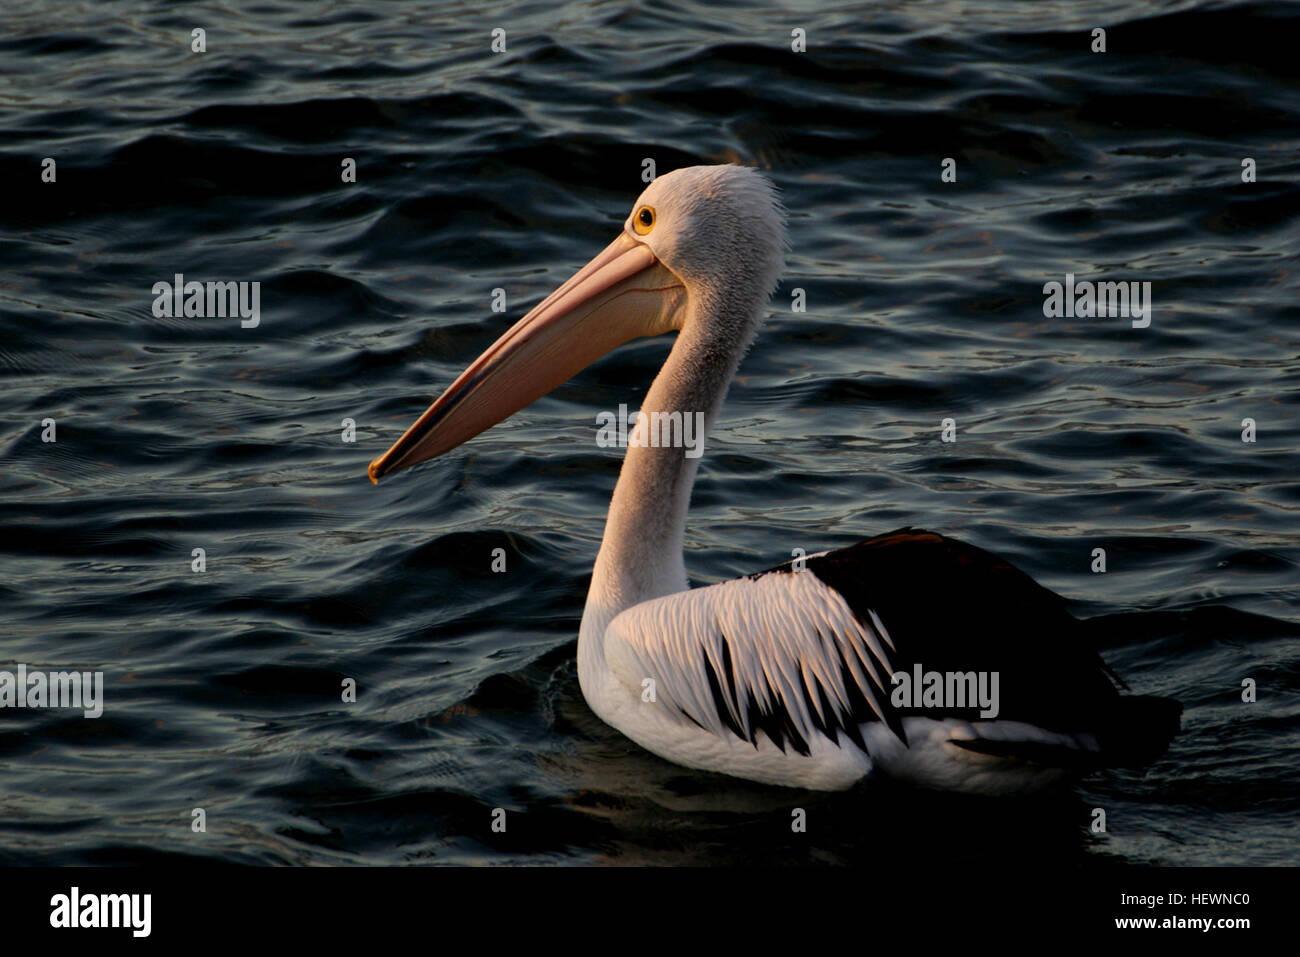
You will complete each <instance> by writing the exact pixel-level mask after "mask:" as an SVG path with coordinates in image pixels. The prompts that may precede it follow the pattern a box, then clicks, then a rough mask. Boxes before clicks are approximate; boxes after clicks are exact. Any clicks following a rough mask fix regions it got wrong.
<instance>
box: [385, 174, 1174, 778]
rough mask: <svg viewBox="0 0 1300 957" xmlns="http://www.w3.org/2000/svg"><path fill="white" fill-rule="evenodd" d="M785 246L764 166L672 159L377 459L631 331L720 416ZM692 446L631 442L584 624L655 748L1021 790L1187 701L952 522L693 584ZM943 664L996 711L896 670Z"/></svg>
mask: <svg viewBox="0 0 1300 957" xmlns="http://www.w3.org/2000/svg"><path fill="white" fill-rule="evenodd" d="M784 247H785V225H784V211H783V210H782V208H781V206H780V204H779V203H778V202H777V200H776V196H775V192H774V190H773V189H772V187H771V185H770V183H769V182H768V181H767V180H766V178H764V177H763V176H762V175H761V174H759V173H757V172H755V171H753V170H749V169H745V168H742V167H736V166H702V167H691V168H688V169H682V170H676V171H674V172H672V173H668V174H666V175H664V176H662V177H660V178H659V179H657V180H656V181H655V182H654V183H652V184H651V185H650V187H649V188H647V189H646V191H645V192H644V193H643V194H642V196H641V198H640V199H639V200H638V201H637V203H636V205H635V206H634V207H633V212H632V215H630V216H629V217H628V219H627V221H626V222H625V225H624V231H623V233H622V234H621V235H620V236H619V238H617V239H616V240H615V241H614V242H613V243H611V244H610V246H609V247H607V248H606V250H605V251H604V252H602V253H601V254H600V255H599V256H597V257H596V259H594V260H593V261H592V262H591V263H590V264H589V265H588V266H586V267H585V268H584V269H582V270H580V271H579V272H578V273H577V274H575V276H574V277H573V278H572V279H570V280H569V281H568V282H566V283H565V284H564V285H563V286H561V287H560V288H559V289H558V290H556V292H555V293H553V294H552V295H551V296H549V297H547V299H546V300H544V301H543V302H542V303H541V304H540V305H538V306H537V308H535V309H534V310H532V311H531V312H530V313H529V314H528V315H527V316H525V317H524V318H523V319H521V320H520V321H519V322H518V323H517V324H516V325H515V326H514V327H512V328H511V329H510V330H509V331H508V332H507V333H506V334H505V335H504V336H502V338H501V339H499V340H498V341H497V342H496V343H495V344H494V345H493V346H492V347H491V348H489V349H488V350H487V352H485V353H484V354H483V355H482V356H481V357H480V358H479V359H478V360H477V361H476V362H475V363H474V364H473V365H471V366H470V367H469V368H468V369H467V370H466V371H465V372H464V373H463V374H462V375H461V376H460V377H459V378H458V379H457V380H456V381H455V382H454V383H453V384H452V385H451V386H450V387H449V388H448V389H447V391H446V392H445V393H444V394H443V395H442V396H441V397H440V398H439V399H438V400H437V401H435V402H434V403H433V405H432V406H431V407H430V408H429V409H428V410H427V411H426V412H425V413H424V415H422V416H421V417H420V419H419V420H418V421H417V422H416V423H415V424H414V425H413V426H412V427H411V428H410V429H409V430H408V431H407V432H406V434H405V435H403V436H402V438H401V439H399V440H398V442H397V443H396V444H395V445H394V446H393V447H392V448H391V449H390V450H389V451H388V452H387V453H385V454H384V455H383V456H381V457H380V458H379V459H376V460H375V462H373V463H372V464H371V467H370V474H371V478H372V479H374V480H376V481H377V480H378V479H379V477H380V476H382V475H384V474H387V473H388V472H391V471H394V470H396V469H399V468H404V467H406V466H409V465H414V464H416V463H417V462H420V461H423V460H425V459H428V458H432V457H433V456H435V455H439V454H442V453H443V452H445V451H447V450H449V449H451V448H454V447H455V446H457V445H459V444H460V443H462V442H464V441H466V440H467V439H469V438H471V437H472V436H474V435H476V434H478V433H479V432H481V431H483V430H484V429H487V428H489V427H491V426H492V425H494V424H495V423H496V422H499V421H501V420H502V419H504V418H506V417H507V416H509V415H510V414H512V413H513V412H515V411H516V410H518V409H519V408H521V407H523V406H524V405H526V404H528V403H529V402H531V401H533V400H534V399H536V398H537V397H539V396H540V395H542V394H544V393H545V392H548V391H550V389H552V388H554V387H555V386H557V385H559V384H560V383H561V382H563V381H565V380H567V379H568V378H570V377H571V376H572V375H573V374H574V373H576V372H577V371H579V370H580V369H581V368H583V367H585V366H586V365H588V364H590V362H592V361H594V360H595V359H596V358H598V357H599V356H600V355H603V354H604V353H605V352H608V351H609V350H610V349H612V348H614V347H616V346H617V345H619V344H621V343H622V342H626V341H627V340H629V339H631V338H634V337H637V336H645V335H658V334H662V333H666V332H671V331H677V332H678V337H677V340H676V342H675V343H674V345H673V348H672V351H671V353H670V354H669V357H668V360H667V361H666V362H665V364H664V367H663V369H662V370H661V371H660V373H659V375H658V376H656V378H655V380H654V383H653V385H652V386H651V387H650V391H649V392H648V394H647V395H646V399H645V403H644V405H643V406H642V409H641V411H642V412H643V413H646V414H647V415H648V416H649V417H650V419H651V420H652V421H653V420H654V416H655V414H656V413H665V414H668V415H672V414H674V413H675V414H678V415H696V414H698V415H700V416H702V418H703V421H704V424H705V428H706V430H707V429H708V428H709V427H711V426H712V424H713V422H714V420H715V418H716V417H717V414H718V412H719V410H720V408H721V406H722V402H723V399H724V397H725V395H726V391H727V387H728V385H729V383H730V381H731V379H732V376H733V375H734V373H735V371H736V368H737V366H738V365H739V363H740V360H741V358H742V356H743V355H744V352H745V350H746V349H747V348H748V346H749V343H750V342H751V340H752V338H753V336H754V333H755V331H756V329H757V326H758V323H759V320H760V318H761V316H762V314H763V311H764V309H765V307H766V304H767V301H768V298H769V296H770V295H771V292H772V290H773V289H774V288H775V285H776V282H777V280H778V278H779V275H780V271H781V268H782V264H783V258H784V257H783V252H784ZM687 452H688V450H687V449H686V448H685V447H682V446H681V445H679V446H677V447H673V446H666V445H663V444H650V443H644V444H637V443H632V442H629V447H628V450H627V453H626V457H625V460H624V463H623V468H622V470H621V471H620V473H619V478H618V483H617V485H616V487H615V489H614V495H613V499H612V501H611V503H610V511H609V518H608V520H607V522H606V526H605V534H604V538H603V540H602V542H601V547H600V552H599V555H598V556H597V559H596V565H595V569H594V571H593V573H592V582H591V589H590V591H589V593H588V597H587V604H586V608H585V610H584V612H583V617H582V625H581V629H580V632H579V639H578V678H579V682H580V684H581V686H582V691H583V694H584V696H585V697H586V699H587V702H588V703H589V704H590V706H591V708H592V710H593V711H594V712H595V713H596V714H597V715H598V716H600V718H601V719H603V720H604V721H605V722H607V723H608V724H610V725H612V726H613V727H615V728H617V729H619V730H620V731H622V732H623V733H624V734H626V735H627V736H628V737H629V738H631V739H632V740H634V741H636V742H637V743H638V744H640V745H642V746H643V747H645V748H646V749H648V750H650V751H652V752H654V753H656V754H658V755H660V756H662V757H664V758H667V759H668V760H671V761H675V762H677V763H679V764H683V765H686V766H688V767H693V768H700V769H704V770H711V771H719V772H722V773H724V774H731V775H734V776H737V777H741V778H746V779H749V780H754V781H761V782H764V783H769V784H779V785H788V786H795V787H808V788H817V789H828V790H830V789H841V788H846V787H849V786H851V785H852V784H854V783H855V782H856V781H858V780H860V779H861V778H863V777H865V776H866V775H868V774H871V773H872V772H873V771H874V772H880V773H884V774H887V775H890V776H892V777H896V778H901V779H903V780H907V781H910V782H913V783H916V784H920V785H923V786H928V787H937V788H944V789H951V790H959V791H966V792H976V793H988V794H1002V793H1017V792H1024V791H1031V790H1036V789H1038V788H1041V787H1044V786H1046V785H1050V784H1052V783H1054V782H1057V781H1060V780H1061V779H1063V778H1065V777H1067V776H1068V775H1069V774H1071V773H1072V772H1078V771H1081V770H1087V769H1090V768H1093V767H1098V766H1103V765H1108V764H1122V765H1135V764H1140V763H1143V762H1144V761H1146V760H1149V759H1150V758H1152V757H1154V756H1155V755H1156V754H1158V753H1160V751H1162V750H1163V749H1164V747H1165V746H1166V744H1167V743H1168V741H1169V739H1170V738H1171V737H1172V735H1173V734H1174V733H1175V732H1176V730H1177V726H1178V714H1179V712H1180V711H1181V707H1180V706H1179V705H1178V704H1177V702H1173V701H1169V700H1166V699H1160V698H1146V697H1133V696H1121V695H1119V694H1118V692H1117V691H1116V690H1115V688H1114V686H1113V685H1112V684H1111V682H1110V679H1109V678H1108V677H1107V672H1106V671H1105V666H1104V664H1103V663H1102V662H1101V660H1100V658H1099V657H1098V656H1097V655H1096V654H1095V652H1092V651H1091V650H1089V649H1088V648H1087V647H1086V645H1085V644H1084V642H1083V641H1082V640H1081V639H1080V637H1079V635H1078V634H1077V631H1078V622H1077V621H1076V620H1075V619H1074V618H1073V617H1072V616H1070V615H1069V614H1068V613H1067V612H1066V611H1065V609H1064V607H1063V605H1064V603H1063V602H1062V600H1061V599H1060V598H1058V597H1057V596H1056V595H1054V594H1052V593H1051V592H1049V591H1047V590H1046V589H1043V588H1041V587H1040V586H1038V585H1036V584H1035V583H1034V582H1033V581H1032V580H1031V579H1029V578H1028V577H1027V576H1025V575H1024V574H1022V573H1021V572H1019V571H1017V570H1016V569H1014V568H1012V567H1011V566H1010V565H1008V564H1006V563H1005V562H1002V561H1000V560H999V559H997V558H995V557H994V556H992V555H990V554H989V553H987V552H984V551H982V550H980V549H977V548H973V547H971V546H968V545H963V544H961V543H959V542H956V541H953V540H952V539H949V538H945V537H943V536H940V535H935V534H933V533H929V532H920V531H913V530H910V529H904V530H900V531H898V532H894V533H891V534H889V535H882V536H878V537H876V538H874V539H869V540H867V541H865V542H862V543H860V544H859V545H856V546H853V547H851V548H848V549H841V550H840V551H837V552H830V553H823V554H821V555H814V556H810V557H809V558H808V559H807V560H806V565H805V564H804V563H800V564H799V565H798V567H796V566H795V565H793V564H791V565H786V566H782V567H780V568H776V569H773V570H771V571H769V572H766V573H763V574H761V575H755V576H750V577H747V578H742V579H737V580H735V581H729V582H723V583H721V584H717V585H711V586H708V587H705V588H699V589H694V590H691V589H690V588H689V585H688V582H687V577H686V567H685V562H684V558H683V551H682V543H683V536H684V531H685V524H686V512H687V508H688V505H689V502H690V495H691V488H692V485H693V484H694V481H695V474H696V468H697V466H698V462H699V459H698V457H696V456H693V455H689V454H687ZM918 669H919V670H918ZM929 672H935V673H938V674H940V675H957V676H959V677H958V678H957V679H956V680H955V682H954V683H953V685H952V688H950V690H955V689H956V688H957V687H958V686H960V685H962V682H963V680H964V677H963V676H965V675H967V674H971V675H974V676H975V679H974V680H976V681H978V680H982V679H985V678H987V679H988V681H989V682H990V683H991V682H996V683H997V684H996V687H997V688H998V690H999V698H1000V700H999V701H998V703H997V707H996V709H989V708H982V707H980V706H978V705H976V706H971V705H972V704H973V702H970V701H960V700H957V699H954V698H953V696H952V695H951V694H950V695H949V696H948V698H946V699H944V700H942V701H933V700H926V701H921V700H919V699H918V700H908V699H907V698H906V697H904V698H901V699H900V698H899V696H898V695H896V693H895V692H897V691H898V690H899V685H900V684H901V683H902V682H901V680H900V679H897V678H896V676H898V675H900V674H902V675H912V674H916V675H918V676H920V675H922V674H924V673H929ZM950 680H952V679H950ZM965 687H971V688H973V687H974V685H965ZM990 711H993V712H994V713H992V714H990V713H989V712H990Z"/></svg>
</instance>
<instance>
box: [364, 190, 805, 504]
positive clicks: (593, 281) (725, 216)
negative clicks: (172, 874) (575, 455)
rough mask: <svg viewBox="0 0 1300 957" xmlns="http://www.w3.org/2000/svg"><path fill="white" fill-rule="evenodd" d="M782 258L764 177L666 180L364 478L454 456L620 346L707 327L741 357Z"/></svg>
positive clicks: (779, 214)
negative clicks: (614, 235) (700, 325)
mask: <svg viewBox="0 0 1300 957" xmlns="http://www.w3.org/2000/svg"><path fill="white" fill-rule="evenodd" d="M784 251H785V213H784V210H782V208H781V204H780V203H779V202H778V201H777V198H776V190H775V189H774V188H773V186H772V184H771V183H770V182H769V181H768V179H767V178H766V177H765V176H763V174H761V173H759V172H757V171H756V170H752V169H748V168H746V167H743V166H691V167H688V168H686V169H679V170H673V171H672V172H671V173H665V174H664V175H663V176H660V177H659V178H658V179H656V180H655V181H654V182H653V183H651V184H650V185H649V186H648V187H647V188H646V190H645V191H644V192H643V193H642V194H641V195H640V197H639V198H638V199H637V201H636V202H635V203H633V204H632V210H631V213H630V214H629V215H628V217H627V219H626V221H625V222H624V223H623V231H622V233H620V234H619V236H618V238H617V239H615V240H614V241H613V242H612V243H610V244H609V245H608V246H607V247H605V250H604V251H603V252H602V253H600V254H599V255H598V256H596V258H595V259H593V260H592V261H591V262H589V263H587V265H586V266H584V267H582V269H580V270H578V271H577V272H576V273H575V274H574V275H573V276H572V277H570V279H569V280H568V281H567V282H565V283H564V284H563V285H562V286H560V287H559V288H558V289H556V290H555V291H554V292H553V293H551V294H550V295H549V296H547V297H546V298H545V299H544V300H542V301H541V302H540V303H539V304H538V305H537V306H536V308H534V309H533V310H532V311H530V312H529V313H528V314H527V315H526V316H524V317H523V318H522V319H520V320H519V321H518V322H517V323H515V324H514V325H513V326H511V327H510V329H509V330H508V331H507V332H506V333H505V335H503V336H502V337H501V338H500V339H498V340H497V341H496V342H494V343H493V344H492V345H491V346H490V347H489V348H488V350H487V351H486V352H484V353H483V354H482V355H481V356H479V357H478V358H477V359H476V360H474V362H473V363H472V364H471V365H470V367H469V368H468V369H466V370H465V371H464V372H462V373H461V374H460V376H459V377H457V379H456V381H455V382H453V383H452V384H451V385H450V386H449V387H448V388H447V391H446V392H444V393H443V394H442V395H441V396H439V397H438V398H437V399H436V400H435V401H434V403H433V404H432V405H431V406H429V408H428V409H426V410H425V412H424V414H423V415H421V416H420V418H419V419H417V420H416V422H415V424H414V425H412V426H411V427H410V428H409V429H407V430H406V432H405V434H404V435H403V436H402V437H401V438H400V439H398V440H397V442H396V443H395V444H394V445H393V447H392V448H390V449H389V450H388V451H387V452H385V453H384V454H383V455H381V456H380V457H379V458H377V459H375V460H374V461H373V462H371V463H370V479H371V481H373V482H378V481H379V479H380V478H381V477H383V476H384V475H387V474H388V473H389V472H395V471H397V470H398V469H403V468H407V467H409V466H412V465H416V464H418V463H420V462H423V461H425V460H427V459H431V458H433V457H435V456H438V455H441V454H442V453H444V452H447V451H449V450H451V449H454V448H455V447H456V446H458V445H460V444H461V443H463V442H466V441H468V440H469V439H471V438H473V437H474V436H476V435H478V434H479V433H480V432H483V431H485V430H487V429H489V428H491V427H492V426H494V425H496V424H497V423H498V422H500V421H502V420H503V419H506V418H508V417H509V416H511V415H513V414H514V413H515V412H517V411H519V410H520V409H522V408H523V407H524V406H526V405H528V404H529V403H530V402H533V401H534V400H535V399H538V398H540V397H541V396H543V395H545V394H546V393H548V392H550V391H551V390H552V389H554V388H555V387H556V386H558V385H560V384H562V383H564V382H567V381H568V380H569V379H570V378H572V377H573V376H574V375H576V374H577V373H578V372H580V371H582V370H583V369H585V368H586V367H587V366H589V365H591V363H593V362H595V361H596V360H597V359H599V358H600V357H601V356H603V355H605V354H606V353H607V352H609V351H611V350H612V349H615V348H617V347H618V346H620V345H622V344H623V343H625V342H628V341H629V340H631V339H636V338H639V337H642V336H657V335H662V334H663V333H666V332H672V331H674V330H679V329H683V328H686V327H687V326H689V325H690V324H692V323H696V322H708V323H711V324H714V325H715V326H716V328H710V329H709V330H708V331H709V332H710V333H711V334H715V335H717V336H718V337H719V338H720V339H721V340H722V341H724V342H726V343H727V344H728V346H729V347H731V348H734V349H743V347H744V345H745V343H747V342H748V340H749V337H750V335H751V334H752V330H753V326H754V324H755V323H756V322H757V321H758V318H759V315H760V312H761V309H762V307H763V305H764V304H765V303H766V302H767V299H768V297H769V296H770V295H771V293H772V290H773V289H774V288H775V286H776V282H777V279H778V278H779V277H780V272H781V266H782V262H783V259H784ZM705 304H707V308H702V305H705Z"/></svg>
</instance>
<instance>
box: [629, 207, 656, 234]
mask: <svg viewBox="0 0 1300 957" xmlns="http://www.w3.org/2000/svg"><path fill="white" fill-rule="evenodd" d="M632 228H633V229H635V230H636V231H637V235H638V236H644V235H645V234H646V233H648V232H650V230H652V229H654V228H655V208H654V207H653V206H642V207H641V208H640V209H638V210H637V211H636V215H635V216H633V217H632Z"/></svg>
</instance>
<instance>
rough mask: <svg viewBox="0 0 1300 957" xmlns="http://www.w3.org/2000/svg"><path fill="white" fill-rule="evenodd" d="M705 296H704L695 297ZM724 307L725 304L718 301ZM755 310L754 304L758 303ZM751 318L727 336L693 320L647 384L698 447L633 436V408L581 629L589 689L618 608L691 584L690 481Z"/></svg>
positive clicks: (650, 412)
mask: <svg viewBox="0 0 1300 957" xmlns="http://www.w3.org/2000/svg"><path fill="white" fill-rule="evenodd" d="M700 305H701V304H700V303H699V301H698V300H697V301H696V306H697V307H698V306H700ZM718 308H725V307H723V306H721V304H719V306H718ZM749 311H756V310H754V309H753V307H752V306H751V307H750V310H749ZM752 325H753V324H752V323H747V324H743V325H738V327H736V328H737V331H736V332H735V333H734V334H733V335H732V336H730V337H728V336H726V335H722V336H719V335H718V334H717V333H716V331H714V332H711V331H710V330H716V329H717V328H718V327H717V324H713V323H709V322H700V321H688V322H687V323H686V324H685V325H684V327H683V329H682V331H681V332H680V333H678V336H677V341H676V342H675V343H673V348H672V351H671V352H670V353H669V355H668V360H667V361H666V362H665V363H664V365H663V368H662V369H660V370H659V374H658V375H657V376H656V377H655V380H654V383H653V384H652V385H651V386H650V391H649V392H647V393H646V398H645V403H644V405H643V406H642V408H641V412H642V413H643V415H645V416H648V417H649V421H650V422H651V423H655V425H654V426H653V427H654V429H655V431H656V432H658V425H657V424H658V423H659V422H661V421H662V419H657V418H656V417H655V416H656V413H660V414H662V413H667V414H673V413H680V414H681V426H680V429H679V427H678V426H677V424H676V422H675V421H674V420H672V419H670V420H668V421H670V422H672V423H673V424H672V429H673V434H674V435H676V436H682V437H689V438H690V439H691V440H692V445H693V448H686V447H683V445H684V443H678V444H676V445H674V446H671V447H666V448H665V447H655V446H646V445H634V444H633V440H632V434H633V433H632V427H633V425H634V424H635V419H633V418H632V417H631V416H629V419H630V421H629V423H628V433H629V441H628V449H627V452H626V454H625V456H624V458H623V467H622V469H621V470H620V471H619V475H618V483H617V485H615V487H614V497H613V499H612V500H611V501H610V506H609V517H608V518H607V519H606V521H605V537H604V538H603V539H602V540H601V544H600V553H599V555H597V557H596V567H595V569H594V570H593V571H592V576H591V589H590V591H589V592H588V593H587V605H586V608H585V610H584V611H583V615H582V628H581V630H580V632H579V637H578V673H579V678H580V680H582V683H583V685H584V688H585V687H586V686H587V681H586V680H585V677H584V676H591V675H594V674H595V673H596V672H595V670H593V669H597V668H601V669H603V665H604V647H603V646H604V635H605V628H606V626H608V625H609V623H610V622H611V621H612V620H613V619H614V616H616V615H617V614H618V613H619V612H621V611H623V610H624V609H625V608H629V607H631V606H632V605H635V604H637V603H639V602H643V601H648V600H649V599H651V598H658V597H660V596H662V595H670V594H673V593H675V592H680V591H685V590H686V589H687V587H688V585H687V581H686V564H685V560H684V558H683V554H682V540H683V537H684V535H685V531H686V511H687V509H688V507H689V506H690V500H691V488H692V486H693V485H694V484H695V474H696V471H697V470H698V468H699V464H700V457H699V456H700V453H701V452H702V451H703V448H704V440H705V437H706V436H707V435H708V433H709V431H710V430H711V429H712V428H713V422H714V420H715V419H716V418H717V416H718V411H719V410H720V409H721V407H722V402H723V399H724V398H725V397H726V394H727V387H728V386H729V385H730V383H731V378H732V376H733V375H734V374H735V371H736V367H737V366H738V365H739V364H740V359H741V356H742V354H743V353H744V351H745V348H746V346H747V345H748V341H749V339H750V337H751V335H752ZM688 420H689V421H688ZM688 452H689V453H690V454H689V455H688V454H687V453H688Z"/></svg>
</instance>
